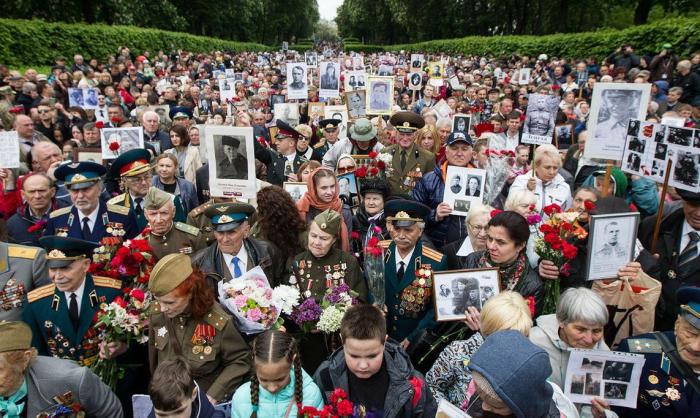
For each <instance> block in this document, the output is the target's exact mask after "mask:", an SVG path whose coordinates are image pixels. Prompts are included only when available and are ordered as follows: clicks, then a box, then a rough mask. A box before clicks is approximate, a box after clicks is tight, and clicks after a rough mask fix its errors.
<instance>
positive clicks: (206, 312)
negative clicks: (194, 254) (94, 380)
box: [148, 254, 250, 403]
mask: <svg viewBox="0 0 700 418" xmlns="http://www.w3.org/2000/svg"><path fill="white" fill-rule="evenodd" d="M148 288H149V290H150V291H151V293H153V297H154V298H155V303H154V307H153V311H152V313H151V316H150V328H149V332H148V336H149V338H148V352H149V360H150V365H151V372H153V371H155V369H156V368H157V367H158V364H160V363H161V362H163V361H164V360H167V359H170V358H173V357H175V356H183V357H185V359H186V360H187V363H188V364H189V365H190V367H191V368H192V377H193V378H194V379H195V380H196V381H197V383H198V384H199V387H200V388H201V389H202V390H203V391H205V392H206V393H207V397H208V398H209V400H210V401H211V402H212V403H219V402H222V401H225V400H227V399H230V397H231V395H233V392H234V391H235V390H236V388H238V386H239V385H240V384H241V383H242V382H243V380H244V379H245V378H246V376H247V375H248V372H249V371H250V349H249V347H248V344H246V342H245V340H244V339H243V337H242V336H241V334H240V333H239V332H238V330H237V329H236V325H235V323H234V321H233V319H232V318H231V316H229V315H228V314H227V313H226V311H224V309H223V308H222V307H221V305H219V304H218V303H217V302H216V298H215V297H214V293H213V292H212V290H211V289H210V288H209V286H207V283H206V282H205V280H204V274H203V273H202V272H201V271H200V270H198V269H196V268H193V267H192V264H191V263H190V258H189V257H187V256H186V255H184V254H169V255H166V256H165V257H164V258H163V259H161V260H160V261H159V262H158V263H156V265H155V267H153V271H152V272H151V280H150V281H149V283H148Z"/></svg>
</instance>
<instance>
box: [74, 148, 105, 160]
mask: <svg viewBox="0 0 700 418" xmlns="http://www.w3.org/2000/svg"><path fill="white" fill-rule="evenodd" d="M73 161H75V162H79V163H82V162H83V161H90V162H93V163H97V164H103V162H104V161H103V160H102V150H101V149H100V148H97V147H89V148H73Z"/></svg>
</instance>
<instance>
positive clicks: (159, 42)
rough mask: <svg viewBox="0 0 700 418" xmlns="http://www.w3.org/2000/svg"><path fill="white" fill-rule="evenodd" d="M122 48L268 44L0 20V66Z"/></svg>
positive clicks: (105, 53) (49, 61) (101, 53)
mask: <svg viewBox="0 0 700 418" xmlns="http://www.w3.org/2000/svg"><path fill="white" fill-rule="evenodd" d="M121 46H127V47H129V49H130V50H131V51H132V52H133V53H136V54H140V53H142V52H143V51H145V50H148V51H151V53H155V52H157V51H158V50H160V49H162V50H163V51H166V52H170V51H171V50H172V49H183V50H186V51H192V52H211V51H214V50H226V51H263V50H269V49H270V48H269V47H266V46H265V45H261V44H256V43H249V42H233V41H225V40H221V39H215V38H208V37H204V36H194V35H189V34H185V33H178V32H168V31H163V30H157V29H143V28H136V27H131V26H108V25H87V24H68V23H47V22H43V21H39V20H12V19H0V63H3V64H6V65H10V66H18V65H50V64H53V62H54V58H55V57H56V56H58V55H63V56H65V57H67V58H69V59H72V57H73V55H74V54H76V53H80V54H82V55H84V56H85V57H87V58H92V57H95V58H98V59H101V60H104V59H105V58H106V57H107V56H108V55H114V54H116V53H117V50H118V48H119V47H121Z"/></svg>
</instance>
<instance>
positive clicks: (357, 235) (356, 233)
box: [350, 231, 360, 239]
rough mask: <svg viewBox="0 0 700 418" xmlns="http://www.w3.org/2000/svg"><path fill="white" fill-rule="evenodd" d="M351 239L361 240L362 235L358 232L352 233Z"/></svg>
mask: <svg viewBox="0 0 700 418" xmlns="http://www.w3.org/2000/svg"><path fill="white" fill-rule="evenodd" d="M350 239H360V233H359V232H357V231H352V232H351V233H350Z"/></svg>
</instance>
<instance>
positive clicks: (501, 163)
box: [482, 148, 515, 202]
mask: <svg viewBox="0 0 700 418" xmlns="http://www.w3.org/2000/svg"><path fill="white" fill-rule="evenodd" d="M486 156H488V167H482V168H484V169H487V170H488V175H487V176H486V184H485V189H484V200H483V201H484V202H493V201H494V200H495V199H496V198H497V197H498V195H499V194H500V193H501V190H502V189H503V186H504V185H505V184H506V181H507V180H508V175H509V174H510V172H511V169H512V168H513V165H515V152H513V151H511V150H509V149H504V150H497V149H490V148H488V149H486Z"/></svg>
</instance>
